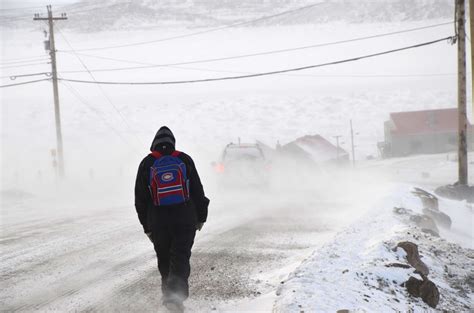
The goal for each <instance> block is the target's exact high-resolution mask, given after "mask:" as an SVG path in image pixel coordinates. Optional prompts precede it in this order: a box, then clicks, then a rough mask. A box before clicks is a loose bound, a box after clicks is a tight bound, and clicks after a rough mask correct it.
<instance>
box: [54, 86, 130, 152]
mask: <svg viewBox="0 0 474 313" xmlns="http://www.w3.org/2000/svg"><path fill="white" fill-rule="evenodd" d="M61 84H62V85H63V86H65V87H66V88H67V89H68V90H69V92H70V93H71V94H72V95H73V96H74V97H75V98H76V99H77V100H78V101H79V102H80V103H82V104H83V105H84V106H85V107H87V108H88V109H89V110H91V111H92V112H94V113H95V114H96V115H97V117H98V118H99V119H101V120H102V121H103V122H104V125H106V126H107V127H108V128H109V129H110V130H111V131H112V132H113V133H115V134H116V135H117V136H118V137H119V138H120V139H121V140H122V141H123V142H124V143H125V144H127V145H129V146H130V147H132V148H133V151H137V149H135V148H134V147H133V144H131V143H130V142H128V141H127V140H126V139H125V137H123V136H122V134H120V132H119V131H117V130H116V129H115V128H114V127H112V125H110V124H109V122H108V121H107V119H106V118H105V117H104V116H103V115H101V114H100V112H99V111H98V110H97V109H95V108H94V106H92V105H91V104H90V103H89V102H88V101H87V100H85V99H84V97H82V96H81V94H80V92H79V91H77V90H76V89H75V88H74V87H73V86H71V84H69V83H67V82H65V81H61ZM138 151H139V150H138Z"/></svg>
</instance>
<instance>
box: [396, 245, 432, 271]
mask: <svg viewBox="0 0 474 313" xmlns="http://www.w3.org/2000/svg"><path fill="white" fill-rule="evenodd" d="M397 247H399V248H402V249H403V250H405V252H406V254H407V261H408V264H410V265H411V266H413V267H414V268H415V269H416V270H417V271H418V272H419V273H420V274H421V275H422V276H427V275H428V274H429V272H430V270H429V269H428V266H426V264H425V263H423V261H421V259H420V254H419V253H418V246H417V245H416V244H414V243H413V242H409V241H403V242H400V243H398V245H397Z"/></svg>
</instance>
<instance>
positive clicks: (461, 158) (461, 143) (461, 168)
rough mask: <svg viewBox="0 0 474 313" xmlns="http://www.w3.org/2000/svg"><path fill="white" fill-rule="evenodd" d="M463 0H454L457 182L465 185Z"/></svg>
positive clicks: (464, 32) (465, 119) (464, 40)
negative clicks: (456, 85)
mask: <svg viewBox="0 0 474 313" xmlns="http://www.w3.org/2000/svg"><path fill="white" fill-rule="evenodd" d="M465 11H466V7H465V0H456V22H457V40H458V176H459V179H458V183H459V184H460V185H467V184H468V181H467V138H466V130H467V114H466V29H465Z"/></svg>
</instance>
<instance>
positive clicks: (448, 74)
mask: <svg viewBox="0 0 474 313" xmlns="http://www.w3.org/2000/svg"><path fill="white" fill-rule="evenodd" d="M78 54H79V55H84V56H89V55H87V54H82V53H78ZM90 57H95V58H98V59H102V60H108V61H115V62H123V63H131V64H146V65H152V66H155V65H156V64H153V63H146V62H140V61H130V60H124V59H117V58H110V57H101V56H92V55H91V56H90ZM163 66H165V65H163ZM166 67H170V68H175V69H182V70H191V71H200V72H213V73H234V74H255V73H254V72H244V71H235V70H218V69H209V68H197V67H188V66H186V67H184V66H172V65H167V66H166ZM91 71H92V70H91ZM63 73H65V72H63ZM455 75H457V73H428V74H426V73H415V74H365V75H364V74H360V75H356V74H326V75H311V74H299V75H296V74H287V76H294V77H316V78H317V77H329V78H331V77H334V78H340V77H350V78H384V77H439V76H455Z"/></svg>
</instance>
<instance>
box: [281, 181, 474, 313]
mask: <svg viewBox="0 0 474 313" xmlns="http://www.w3.org/2000/svg"><path fill="white" fill-rule="evenodd" d="M397 189H398V190H394V192H393V193H392V194H391V196H390V197H387V198H386V199H384V200H383V201H381V202H380V203H378V204H377V205H376V206H374V208H373V209H372V210H370V211H369V212H367V213H366V214H365V215H364V216H363V217H362V218H361V219H360V220H359V221H358V222H356V223H354V224H353V225H352V226H350V227H348V228H346V229H345V230H344V231H343V232H341V233H340V234H338V235H337V236H335V238H334V239H333V240H331V242H330V243H328V244H326V245H324V246H323V247H322V248H320V249H318V250H316V251H315V252H314V254H313V255H312V256H311V257H309V258H308V259H307V260H305V261H304V262H303V263H302V264H301V265H300V266H299V267H298V269H297V270H295V271H294V272H293V273H292V274H291V275H290V276H289V278H288V279H286V280H285V281H283V282H282V285H281V287H280V288H279V290H278V291H277V294H278V298H277V300H276V302H275V307H274V309H275V311H277V312H295V311H304V312H315V311H317V312H335V311H337V310H341V309H348V310H350V311H351V312H352V311H355V312H359V311H362V312H389V311H399V312H404V311H416V312H422V311H429V310H430V307H429V306H428V305H426V304H425V303H423V302H422V301H421V300H420V299H417V298H413V297H410V296H409V295H408V292H407V291H406V289H405V288H404V287H402V286H401V285H402V284H403V283H404V282H406V281H407V280H408V278H409V277H410V276H412V275H415V276H416V277H419V276H418V275H417V274H414V273H413V272H414V269H413V268H408V269H405V268H397V267H387V265H389V264H390V263H405V264H406V258H405V257H406V254H405V252H404V251H403V250H401V249H400V248H398V249H397V248H396V246H397V244H398V243H399V242H402V241H411V242H414V243H415V244H417V245H418V249H419V251H420V254H421V256H422V261H423V262H424V263H426V264H427V265H428V267H429V269H430V274H429V278H430V279H431V280H432V281H433V282H434V283H435V284H436V285H437V286H438V288H439V291H440V294H441V296H440V303H439V305H438V307H437V310H446V311H455V312H467V311H470V310H472V303H473V301H474V289H473V287H474V286H473V283H472V282H473V278H474V276H473V275H474V273H473V271H472V269H473V268H474V250H473V248H474V242H473V208H472V204H471V205H468V204H467V203H459V202H455V201H449V200H445V199H442V200H441V203H440V209H441V211H443V212H445V213H447V214H448V215H450V216H451V217H452V218H453V229H452V230H451V231H452V232H454V233H457V234H458V235H459V237H458V239H460V242H458V243H456V242H450V241H447V240H446V239H445V233H449V232H451V231H449V230H443V232H442V233H441V238H439V237H435V236H432V235H430V234H426V233H423V232H422V231H421V230H420V228H417V227H414V226H413V225H410V223H408V222H407V220H408V218H407V217H405V218H403V217H399V216H397V214H395V213H394V212H393V208H394V207H402V208H406V209H409V210H413V212H418V213H421V211H422V205H421V201H420V199H419V198H416V197H415V196H414V195H412V194H410V192H411V190H412V189H413V188H412V186H399V187H398V188H397ZM466 220H467V221H466ZM443 237H444V238H443ZM460 244H461V246H460ZM394 249H395V250H394ZM420 279H421V278H420Z"/></svg>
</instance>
